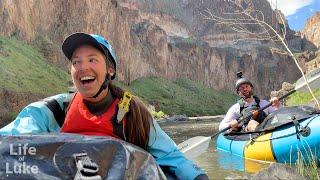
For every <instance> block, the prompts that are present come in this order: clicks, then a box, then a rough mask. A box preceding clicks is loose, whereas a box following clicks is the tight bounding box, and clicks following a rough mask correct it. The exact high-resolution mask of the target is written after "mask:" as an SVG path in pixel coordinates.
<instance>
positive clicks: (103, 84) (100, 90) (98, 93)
mask: <svg viewBox="0 0 320 180" xmlns="http://www.w3.org/2000/svg"><path fill="white" fill-rule="evenodd" d="M109 83H110V75H109V74H107V75H106V78H105V80H104V82H103V83H102V85H101V87H100V89H99V91H98V92H97V93H96V95H94V96H92V98H96V97H98V96H99V95H100V94H101V92H102V91H103V90H105V89H106V88H107V87H108V85H109Z"/></svg>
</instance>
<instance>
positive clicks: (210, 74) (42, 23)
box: [0, 0, 301, 96]
mask: <svg viewBox="0 0 320 180" xmlns="http://www.w3.org/2000/svg"><path fill="white" fill-rule="evenodd" d="M253 6H254V8H257V9H260V10H261V11H263V13H264V14H265V16H266V18H265V19H266V20H267V21H268V22H269V23H271V24H273V26H274V28H275V29H277V30H279V28H280V27H279V26H280V25H279V23H278V21H277V19H276V16H275V15H274V12H273V11H272V10H271V8H270V5H269V4H268V2H267V1H266V0H254V4H253ZM206 8H209V9H212V11H217V12H218V13H223V12H224V10H226V9H228V8H229V5H228V1H222V0H214V1H212V0H210V1H209V0H200V1H192V0H172V1H167V0H158V1H150V0H111V1H96V0H55V1H53V0H25V1H19V0H2V1H0V16H1V18H0V27H1V29H0V35H2V36H17V37H19V38H20V39H22V40H24V41H26V42H30V43H35V44H36V45H38V47H39V49H40V50H41V52H43V54H44V55H45V56H46V57H47V59H48V60H49V62H52V63H54V64H57V65H58V66H61V67H63V66H65V64H66V61H65V58H64V57H63V55H62V53H61V50H60V44H61V42H62V40H63V39H64V38H65V37H66V36H67V35H68V34H70V33H72V32H76V31H83V32H89V33H99V34H102V35H103V36H105V37H107V38H108V39H109V40H110V42H111V43H112V44H113V46H114V47H115V49H116V51H117V55H118V58H119V61H120V62H119V68H118V69H119V72H118V75H119V76H118V79H119V80H121V81H124V82H126V83H128V84H129V83H130V82H131V81H133V80H135V79H137V78H139V77H145V76H162V77H165V78H168V79H175V78H177V77H188V78H190V79H192V80H195V81H199V82H202V83H203V84H206V85H208V86H210V87H213V88H215V89H220V90H226V91H231V92H233V90H234V82H235V80H236V76H235V73H236V72H237V71H239V70H242V71H244V74H245V75H246V76H247V77H248V78H249V79H251V80H252V81H253V83H254V84H255V89H256V91H257V93H259V94H262V96H267V95H268V94H269V92H270V91H271V90H272V89H274V88H275V89H278V88H279V87H280V86H281V83H282V82H283V81H287V82H292V81H294V80H296V79H297V78H298V77H299V72H298V70H297V68H296V67H295V65H294V63H293V61H292V60H291V59H290V58H289V57H288V56H286V55H281V54H276V53H274V52H273V51H271V48H270V47H272V46H274V45H272V43H271V42H268V41H266V42H241V43H238V44H234V43H233V42H234V40H235V39H237V38H239V37H243V35H241V34H240V35H239V34H237V33H235V32H233V31H231V30H230V29H229V28H227V27H225V26H221V25H219V24H216V23H214V22H209V21H206V20H204V19H203V16H202V15H201V13H202V12H203V10H204V9H206ZM285 26H286V25H285ZM292 37H293V38H291V39H288V40H289V41H290V40H292V39H293V40H294V41H293V42H295V43H291V44H293V45H294V46H295V47H296V49H301V43H300V41H301V40H300V39H298V40H297V39H295V38H296V36H294V35H292ZM39 39H40V40H39ZM39 42H40V43H39Z"/></svg>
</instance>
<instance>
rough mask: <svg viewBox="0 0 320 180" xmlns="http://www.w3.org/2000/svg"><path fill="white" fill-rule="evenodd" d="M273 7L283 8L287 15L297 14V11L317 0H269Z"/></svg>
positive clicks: (282, 10)
mask: <svg viewBox="0 0 320 180" xmlns="http://www.w3.org/2000/svg"><path fill="white" fill-rule="evenodd" d="M268 1H269V3H270V4H271V7H272V9H275V8H276V7H277V8H278V9H280V10H281V12H282V13H283V14H284V15H285V16H290V15H292V14H295V12H296V11H297V10H298V9H300V8H302V7H304V6H308V5H310V4H312V2H313V1H315V0H290V1H288V0H268Z"/></svg>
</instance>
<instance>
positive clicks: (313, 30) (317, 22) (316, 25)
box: [301, 12, 320, 48]
mask: <svg viewBox="0 0 320 180" xmlns="http://www.w3.org/2000/svg"><path fill="white" fill-rule="evenodd" d="M301 35H302V37H304V38H305V39H306V40H308V41H310V42H312V43H313V44H314V45H315V46H316V47H317V48H320V12H317V13H316V14H314V15H313V16H312V17H311V18H309V19H308V20H307V22H306V23H305V26H304V28H303V29H302V31H301Z"/></svg>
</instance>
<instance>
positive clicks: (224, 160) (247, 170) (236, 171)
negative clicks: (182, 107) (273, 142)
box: [159, 118, 269, 179]
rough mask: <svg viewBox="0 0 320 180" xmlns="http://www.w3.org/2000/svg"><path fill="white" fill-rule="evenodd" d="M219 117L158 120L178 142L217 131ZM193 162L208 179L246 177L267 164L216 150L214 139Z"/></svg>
mask: <svg viewBox="0 0 320 180" xmlns="http://www.w3.org/2000/svg"><path fill="white" fill-rule="evenodd" d="M220 121H221V118H216V119H210V120H198V121H197V120H188V121H170V122H165V121H161V122H159V124H160V126H161V127H162V129H163V130H164V131H165V132H166V133H167V134H168V135H169V136H170V137H171V138H172V139H173V140H174V141H175V142H176V144H179V143H181V142H183V141H185V140H187V139H189V138H191V137H194V136H210V135H213V134H214V133H215V132H217V131H218V126H219V122H220ZM194 162H195V163H196V164H197V165H198V166H200V167H201V168H203V169H204V170H205V171H206V173H207V174H208V176H209V178H210V179H248V178H250V177H251V176H252V175H253V174H254V173H256V172H257V171H259V170H261V169H262V168H266V167H268V166H269V164H267V163H258V162H254V161H249V160H244V159H243V158H241V157H237V156H234V155H232V154H230V153H226V152H222V151H218V150H216V147H215V139H212V140H211V142H210V147H209V149H208V150H207V151H206V152H205V153H203V154H202V155H200V156H199V157H197V158H196V159H194Z"/></svg>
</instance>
